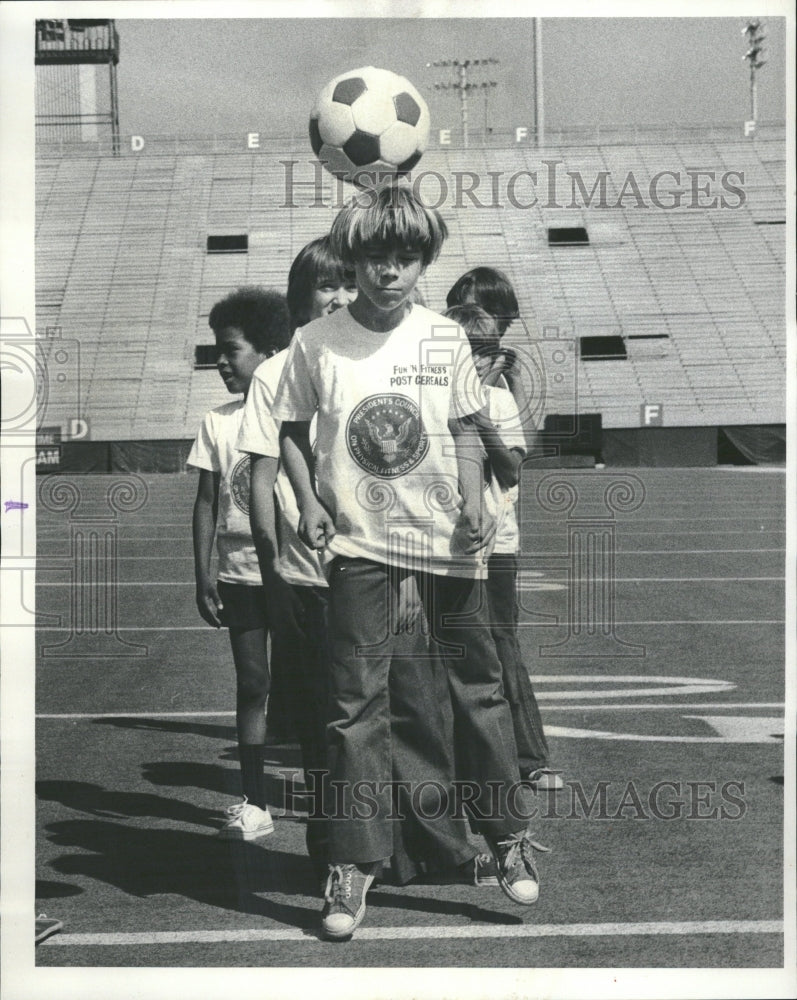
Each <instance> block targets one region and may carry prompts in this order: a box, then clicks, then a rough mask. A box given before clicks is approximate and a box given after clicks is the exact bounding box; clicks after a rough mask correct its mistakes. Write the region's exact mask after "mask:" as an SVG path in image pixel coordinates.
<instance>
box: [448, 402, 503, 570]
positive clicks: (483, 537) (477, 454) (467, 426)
mask: <svg viewBox="0 0 797 1000" xmlns="http://www.w3.org/2000/svg"><path fill="white" fill-rule="evenodd" d="M475 417H476V415H475V414H470V415H468V416H465V417H451V418H450V419H449V421H448V429H449V431H450V432H451V435H452V437H453V438H454V448H455V450H456V455H457V475H458V476H459V489H460V492H461V494H462V509H461V510H460V514H459V522H458V524H457V529H458V530H459V531H461V532H463V533H464V535H465V538H466V539H467V544H466V546H465V548H464V551H465V552H466V553H471V552H478V550H479V549H482V548H484V546H485V545H486V544H487V543H488V541H489V540H490V538H491V537H492V535H493V533H494V532H495V528H496V521H495V518H494V517H493V516H492V514H490V513H489V511H487V510H485V509H484V505H483V504H482V497H483V494H484V480H483V469H482V460H481V455H482V448H481V442H480V440H479V428H478V423H477V421H476V419H475Z"/></svg>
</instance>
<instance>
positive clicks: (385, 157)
mask: <svg viewBox="0 0 797 1000" xmlns="http://www.w3.org/2000/svg"><path fill="white" fill-rule="evenodd" d="M428 140H429V108H428V107H427V106H426V102H425V101H424V99H423V98H422V97H421V95H420V94H419V93H418V91H417V90H416V88H415V87H413V85H412V84H411V83H410V82H409V80H406V79H405V78H404V77H403V76H399V75H398V74H397V73H392V72H391V71H390V70H387V69H377V68H375V67H374V66H364V67H363V68H362V69H354V70H351V71H350V72H348V73H342V74H341V75H340V76H336V77H335V79H334V80H330V82H329V83H328V84H327V85H326V87H324V89H323V90H322V91H321V93H320V94H319V95H318V100H317V101H316V103H315V107H314V108H313V111H312V114H311V115H310V142H311V144H312V147H313V152H314V153H315V154H316V156H317V157H318V159H319V160H320V161H321V163H323V164H324V166H325V167H326V168H327V170H329V171H330V173H332V174H334V175H335V176H336V177H342V178H343V179H344V180H347V181H350V182H352V183H353V184H360V185H373V184H374V183H379V182H380V181H382V180H387V179H390V178H391V177H394V176H396V175H400V174H406V173H408V172H409V171H410V170H412V168H413V167H414V166H415V164H416V163H417V162H418V160H420V158H421V155H422V154H423V151H424V150H425V149H426V144H427V142H428Z"/></svg>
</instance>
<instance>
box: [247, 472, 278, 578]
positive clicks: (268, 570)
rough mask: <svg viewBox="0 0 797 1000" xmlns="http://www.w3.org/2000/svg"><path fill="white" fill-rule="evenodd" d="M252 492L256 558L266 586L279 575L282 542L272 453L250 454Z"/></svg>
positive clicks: (250, 504)
mask: <svg viewBox="0 0 797 1000" xmlns="http://www.w3.org/2000/svg"><path fill="white" fill-rule="evenodd" d="M250 459H251V462H252V465H251V494H250V498H249V525H250V527H251V529H252V539H253V540H254V543H255V551H256V552H257V561H258V563H259V564H260V575H261V576H262V578H263V586H264V587H269V586H270V585H271V584H272V583H273V581H274V577H275V576H279V570H278V569H277V563H278V561H279V545H278V542H277V518H276V509H275V504H274V484H275V482H276V480H277V468H278V466H279V460H278V459H276V458H272V457H271V456H270V455H254V454H250Z"/></svg>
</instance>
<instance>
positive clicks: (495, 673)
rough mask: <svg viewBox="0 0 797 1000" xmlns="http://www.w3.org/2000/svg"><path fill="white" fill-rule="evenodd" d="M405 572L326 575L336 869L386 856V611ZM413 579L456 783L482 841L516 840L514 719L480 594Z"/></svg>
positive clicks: (477, 587)
mask: <svg viewBox="0 0 797 1000" xmlns="http://www.w3.org/2000/svg"><path fill="white" fill-rule="evenodd" d="M409 572H410V571H397V570H396V569H395V568H391V567H388V566H385V565H383V564H380V563H375V562H371V561H369V560H366V559H347V558H337V559H336V560H335V561H334V562H333V564H332V567H331V572H330V639H331V647H332V671H331V675H330V722H329V726H328V729H327V749H328V764H329V769H330V782H329V787H328V789H327V798H326V801H327V808H328V811H329V813H330V815H331V816H332V821H331V823H330V827H329V841H330V860H331V861H333V862H336V863H341V862H359V863H368V862H373V861H380V860H384V859H385V858H387V857H389V856H390V854H391V852H392V847H393V837H392V829H391V818H390V817H391V810H392V786H391V779H392V777H393V748H392V741H391V732H390V695H389V689H388V678H389V672H390V667H391V662H392V660H393V655H394V651H395V645H396V637H395V635H394V634H393V632H392V630H391V629H390V627H389V626H390V608H391V607H392V605H393V602H394V601H395V600H396V596H397V581H398V580H399V579H400V577H401V574H402V573H404V574H405V575H406V574H407V573H409ZM415 576H416V580H417V582H418V590H419V593H420V595H421V599H422V601H423V604H424V609H425V611H426V615H427V618H428V620H429V622H430V625H431V629H432V636H433V638H434V639H435V640H437V652H438V654H439V655H440V658H441V662H442V663H443V666H444V668H445V676H446V681H447V686H448V695H449V698H450V703H451V709H452V712H453V723H454V738H455V741H456V743H457V746H458V754H459V757H460V759H459V760H458V767H459V769H460V770H459V774H458V777H459V778H462V779H464V780H465V781H467V782H470V783H471V784H472V796H471V795H470V793H469V797H470V798H471V806H470V809H471V811H472V813H473V815H474V816H475V817H476V821H477V825H478V828H479V829H480V831H481V832H483V833H485V834H487V835H491V836H500V835H502V834H506V833H514V832H517V831H518V830H521V829H524V828H525V825H526V823H525V820H524V819H522V815H523V814H522V812H518V802H519V803H521V805H520V808H521V809H524V808H525V806H524V805H523V802H524V798H523V790H522V789H518V787H517V782H518V780H519V771H518V763H517V749H516V747H515V739H514V734H513V729H512V717H511V714H510V710H509V706H508V704H507V702H506V700H505V698H504V695H503V686H502V681H501V664H500V662H499V660H498V656H497V654H496V650H495V644H494V642H493V639H492V635H491V633H490V630H489V627H488V625H487V620H488V619H487V607H486V604H485V602H484V600H483V591H482V586H481V584H480V583H479V581H475V580H472V579H465V578H461V577H448V576H439V575H436V574H422V573H416V574H415ZM422 681H423V675H422V676H421V682H422ZM426 686H427V687H428V688H429V690H430V691H431V690H432V686H431V685H430V684H428V683H427V685H426ZM510 790H512V791H511V793H510ZM518 792H519V794H518ZM510 794H511V795H512V796H513V798H512V801H511V803H510V801H509V800H508V797H509V796H510ZM514 796H517V801H516V800H515V798H514ZM448 805H449V807H452V805H453V803H452V802H449V803H448Z"/></svg>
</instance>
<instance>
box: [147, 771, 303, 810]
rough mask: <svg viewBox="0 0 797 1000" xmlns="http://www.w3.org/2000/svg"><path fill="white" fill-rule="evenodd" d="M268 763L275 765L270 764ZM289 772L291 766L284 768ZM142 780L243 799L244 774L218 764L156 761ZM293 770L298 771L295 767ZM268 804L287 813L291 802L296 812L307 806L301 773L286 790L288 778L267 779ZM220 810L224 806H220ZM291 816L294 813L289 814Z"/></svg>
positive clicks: (267, 776) (267, 775) (269, 777)
mask: <svg viewBox="0 0 797 1000" xmlns="http://www.w3.org/2000/svg"><path fill="white" fill-rule="evenodd" d="M269 763H276V762H275V761H271V760H269ZM284 766H285V768H286V770H289V769H290V765H288V764H286V765H284ZM142 768H143V770H142V777H143V778H144V779H145V780H146V781H148V782H149V783H150V784H152V785H159V786H166V787H170V788H172V787H174V788H187V787H194V788H203V789H205V790H206V791H209V792H217V793H218V794H219V795H232V796H233V797H234V798H238V799H240V797H241V774H240V771H239V770H238V769H237V768H230V767H222V766H220V765H219V764H198V763H197V762H196V761H182V760H180V761H155V762H152V763H145V764H142ZM293 770H294V771H295V770H296V768H295V766H294V768H293ZM264 777H265V787H266V800H267V801H268V803H269V806H273V807H276V808H277V809H278V810H285V809H286V808H287V804H288V801H290V802H291V803H292V805H293V808H296V807H297V806H302V805H304V796H302V795H301V794H299V795H297V794H296V793H297V792H299V793H301V791H302V790H303V789H304V784H303V782H302V780H301V772H299V773H298V775H297V776H296V778H295V780H294V787H293V788H291V789H288V788H287V784H286V781H285V778H284V777H282V776H281V775H280V776H276V775H272V774H269V773H268V771H266V773H265V775H264ZM220 806H221V803H220ZM287 811H289V812H292V811H293V809H289V810H287Z"/></svg>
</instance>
